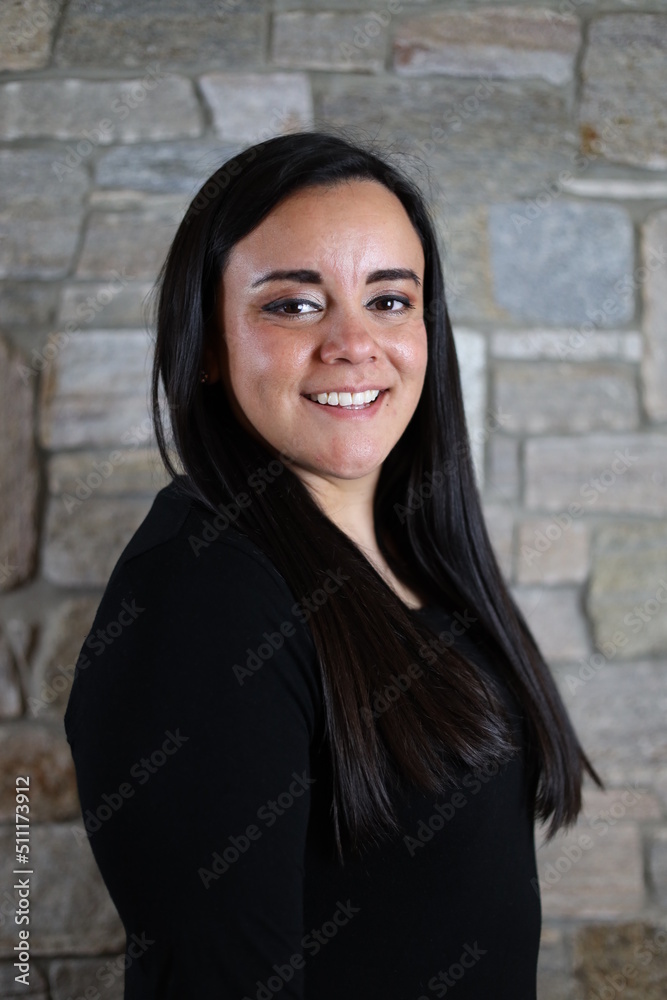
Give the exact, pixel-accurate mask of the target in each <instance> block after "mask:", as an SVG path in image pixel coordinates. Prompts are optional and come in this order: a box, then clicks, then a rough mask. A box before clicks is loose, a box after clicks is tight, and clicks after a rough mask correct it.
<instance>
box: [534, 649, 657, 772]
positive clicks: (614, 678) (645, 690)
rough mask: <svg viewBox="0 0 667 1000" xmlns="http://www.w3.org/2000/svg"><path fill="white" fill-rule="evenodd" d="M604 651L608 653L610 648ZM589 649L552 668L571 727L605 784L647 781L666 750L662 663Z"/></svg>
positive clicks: (621, 653) (655, 770) (619, 652)
mask: <svg viewBox="0 0 667 1000" xmlns="http://www.w3.org/2000/svg"><path fill="white" fill-rule="evenodd" d="M609 652H610V653H611V652H613V650H612V649H610V650H609ZM622 656H623V651H622V649H617V650H616V653H615V655H614V656H606V655H605V654H604V653H602V652H594V653H592V654H590V655H589V656H587V657H585V658H583V657H582V658H580V659H578V660H576V662H573V663H571V664H563V665H559V666H556V667H555V668H554V674H555V677H556V681H557V683H558V687H559V690H560V692H561V694H562V696H563V699H564V701H565V704H566V706H567V709H568V712H569V714H570V717H571V719H572V722H573V725H574V727H575V730H576V732H577V733H578V734H579V738H580V739H581V741H582V743H583V745H584V749H585V750H586V753H587V754H588V756H589V757H590V759H591V761H592V763H593V766H594V767H595V768H596V769H597V771H598V773H599V774H600V776H601V777H602V779H603V780H604V781H605V783H607V784H609V785H625V784H626V783H630V784H632V785H639V786H651V785H652V784H653V782H654V779H655V775H656V772H657V770H658V768H659V767H660V765H661V764H662V763H663V761H664V760H665V755H667V733H666V732H665V711H664V697H665V685H666V684H667V664H665V663H657V662H651V661H646V660H640V661H633V662H624V661H623V660H622V659H621V657H622Z"/></svg>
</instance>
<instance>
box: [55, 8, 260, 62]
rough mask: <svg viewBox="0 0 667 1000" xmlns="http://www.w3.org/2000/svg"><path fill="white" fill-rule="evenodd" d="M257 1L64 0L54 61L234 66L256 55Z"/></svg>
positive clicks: (257, 35) (258, 55)
mask: <svg viewBox="0 0 667 1000" xmlns="http://www.w3.org/2000/svg"><path fill="white" fill-rule="evenodd" d="M260 11H261V2H260V0H243V3H242V4H237V3H232V2H229V0H142V2H141V3H140V4H137V3H134V2H133V0H105V2H104V3H103V4H101V5H99V4H90V3H89V0H74V2H73V3H70V4H68V7H67V12H66V16H65V23H64V26H63V28H62V31H61V32H60V35H59V38H58V43H57V46H56V62H57V64H58V65H60V66H90V67H93V68H95V69H97V68H99V67H104V68H109V69H117V68H118V67H129V68H134V67H137V66H140V67H143V66H144V65H145V64H146V62H147V61H148V60H150V59H159V60H160V61H161V62H162V63H164V64H165V65H173V64H176V65H181V64H184V63H185V64H187V63H189V64H192V65H193V66H201V65H204V64H206V63H216V64H218V65H220V64H221V63H222V64H224V65H226V66H238V67H240V68H242V67H244V66H247V65H248V64H250V65H252V64H253V63H254V62H257V61H258V60H259V59H261V55H262V51H263V35H264V17H263V16H262V14H261V12H260Z"/></svg>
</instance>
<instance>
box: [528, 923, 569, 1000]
mask: <svg viewBox="0 0 667 1000" xmlns="http://www.w3.org/2000/svg"><path fill="white" fill-rule="evenodd" d="M569 965H570V963H569V956H568V954H567V950H566V948H565V943H564V941H563V935H562V933H561V932H560V930H558V929H556V928H555V927H551V926H549V924H547V923H546V922H544V923H543V924H542V933H541V936H540V953H539V960H538V965H537V995H538V997H539V998H540V1000H571V997H572V995H573V994H572V988H573V980H572V977H571V975H570V972H569Z"/></svg>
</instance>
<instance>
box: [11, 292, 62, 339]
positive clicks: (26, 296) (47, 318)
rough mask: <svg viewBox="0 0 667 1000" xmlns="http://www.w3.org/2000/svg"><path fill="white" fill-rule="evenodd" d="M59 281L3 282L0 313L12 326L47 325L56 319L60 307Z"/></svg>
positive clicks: (31, 326) (29, 327)
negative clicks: (57, 282)
mask: <svg viewBox="0 0 667 1000" xmlns="http://www.w3.org/2000/svg"><path fill="white" fill-rule="evenodd" d="M59 291H60V289H59V287H58V285H57V284H56V283H49V284H47V283H46V282H42V283H37V282H35V281H2V282H0V316H2V323H3V326H5V327H6V328H8V329H9V328H11V329H15V330H16V329H21V328H28V329H30V330H33V329H34V328H35V327H40V326H46V325H47V324H51V323H53V321H54V319H55V316H56V310H57V308H58V295H59Z"/></svg>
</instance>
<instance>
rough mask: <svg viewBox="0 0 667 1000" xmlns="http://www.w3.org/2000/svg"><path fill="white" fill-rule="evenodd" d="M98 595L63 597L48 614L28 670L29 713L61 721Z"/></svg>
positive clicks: (38, 717) (39, 717)
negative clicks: (65, 599) (66, 599)
mask: <svg viewBox="0 0 667 1000" xmlns="http://www.w3.org/2000/svg"><path fill="white" fill-rule="evenodd" d="M98 603H99V600H98V598H97V597H80V598H76V599H74V600H70V601H64V602H63V603H62V604H61V605H60V606H59V607H58V608H56V609H55V610H54V611H53V612H51V614H50V615H49V616H48V617H47V620H46V624H45V627H44V629H43V630H42V632H41V634H40V638H39V643H38V645H37V649H36V650H35V656H34V659H33V664H32V670H31V674H30V690H29V692H28V699H27V702H28V715H29V716H30V717H31V718H33V719H49V718H56V719H59V720H60V721H62V718H63V716H64V714H65V708H66V707H67V699H68V698H69V692H70V689H71V687H72V679H73V677H74V669H75V666H76V661H77V657H78V655H79V652H80V650H81V647H82V646H83V643H84V640H85V638H86V636H87V635H88V632H89V631H90V627H91V625H92V623H93V619H94V617H95V612H96V611H97V605H98Z"/></svg>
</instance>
